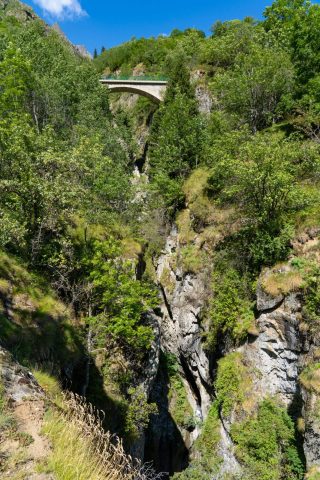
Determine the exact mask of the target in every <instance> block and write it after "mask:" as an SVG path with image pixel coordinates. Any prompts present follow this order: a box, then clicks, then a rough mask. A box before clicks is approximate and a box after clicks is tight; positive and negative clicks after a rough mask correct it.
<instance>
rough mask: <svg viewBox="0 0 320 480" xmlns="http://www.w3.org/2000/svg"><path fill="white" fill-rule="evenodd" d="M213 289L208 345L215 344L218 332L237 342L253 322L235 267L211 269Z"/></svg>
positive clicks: (241, 280) (211, 346) (249, 305)
mask: <svg viewBox="0 0 320 480" xmlns="http://www.w3.org/2000/svg"><path fill="white" fill-rule="evenodd" d="M212 289H213V296H212V300H211V303H210V310H209V311H210V320H211V323H210V329H209V333H208V337H207V344H208V346H209V347H210V348H214V347H215V345H216V342H217V338H218V335H220V334H223V335H229V336H230V337H231V339H232V340H233V341H234V342H236V343H238V342H241V341H242V340H243V339H244V338H245V337H246V335H247V332H248V329H249V328H250V327H251V326H252V325H253V322H254V314H253V310H252V306H253V304H252V302H251V301H250V298H248V292H247V291H246V282H245V281H244V279H243V278H241V276H240V275H239V273H238V272H237V271H236V270H235V269H233V268H230V267H228V266H227V265H225V270H223V267H218V268H217V270H216V271H214V273H213V282H212Z"/></svg>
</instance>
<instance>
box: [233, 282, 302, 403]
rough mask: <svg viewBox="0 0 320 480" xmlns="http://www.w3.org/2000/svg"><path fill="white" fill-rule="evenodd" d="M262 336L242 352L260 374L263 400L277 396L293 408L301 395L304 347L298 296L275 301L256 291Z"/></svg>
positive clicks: (276, 298) (260, 393) (259, 385)
mask: <svg viewBox="0 0 320 480" xmlns="http://www.w3.org/2000/svg"><path fill="white" fill-rule="evenodd" d="M257 308H258V310H259V316H258V318H257V325H258V328H259V332H260V333H259V336H258V337H257V338H256V340H255V341H254V342H252V343H248V344H247V345H245V346H244V347H243V348H242V351H243V352H244V354H245V356H246V357H247V358H248V360H249V361H250V363H251V364H252V365H255V366H256V368H257V369H258V370H259V373H260V374H259V375H258V376H257V377H258V378H257V379H256V387H257V392H259V395H260V396H261V398H263V397H265V396H268V395H270V396H278V397H280V399H281V400H282V401H283V403H284V404H286V405H290V404H291V403H292V402H294V401H295V397H296V396H297V395H298V396H299V395H300V391H299V386H298V375H299V371H300V367H301V355H302V354H303V353H304V345H303V341H302V338H301V334H300V332H299V328H298V327H299V317H300V315H301V308H302V306H301V299H300V296H299V294H298V293H292V294H290V295H288V296H287V297H285V298H283V296H278V297H275V298H272V297H271V296H268V295H267V294H266V293H264V292H263V291H262V289H261V287H259V288H258V291H257Z"/></svg>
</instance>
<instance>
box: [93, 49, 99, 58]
mask: <svg viewBox="0 0 320 480" xmlns="http://www.w3.org/2000/svg"><path fill="white" fill-rule="evenodd" d="M97 56H98V52H97V49H96V48H95V49H94V52H93V58H97Z"/></svg>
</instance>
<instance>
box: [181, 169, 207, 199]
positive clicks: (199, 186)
mask: <svg viewBox="0 0 320 480" xmlns="http://www.w3.org/2000/svg"><path fill="white" fill-rule="evenodd" d="M208 178H209V172H208V170H206V169H205V168H197V169H196V170H194V171H193V172H192V174H191V175H190V177H189V178H188V179H187V180H186V182H185V183H184V185H183V192H184V194H185V196H186V201H187V203H193V202H194V201H195V200H197V198H199V197H201V196H202V195H203V192H204V191H205V189H206V187H207V183H208Z"/></svg>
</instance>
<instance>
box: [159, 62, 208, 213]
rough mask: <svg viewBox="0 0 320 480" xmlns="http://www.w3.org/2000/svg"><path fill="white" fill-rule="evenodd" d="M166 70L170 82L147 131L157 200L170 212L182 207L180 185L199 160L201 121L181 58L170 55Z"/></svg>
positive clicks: (188, 76)
mask: <svg viewBox="0 0 320 480" xmlns="http://www.w3.org/2000/svg"><path fill="white" fill-rule="evenodd" d="M168 68H169V71H170V75H171V76H170V82H169V85H168V88H167V91H166V96H165V100H164V102H163V104H162V106H161V107H160V109H159V110H158V112H157V113H156V115H155V117H154V123H153V127H152V131H151V138H150V166H151V169H150V174H151V180H152V189H153V190H154V192H155V194H156V195H157V198H158V196H159V195H160V196H161V197H162V198H163V201H164V204H165V206H166V207H167V209H169V211H171V213H172V212H174V211H175V210H176V209H177V208H178V207H179V206H181V205H182V204H183V199H184V195H183V193H182V190H181V189H182V182H183V180H184V179H185V178H186V176H187V175H188V174H189V173H190V171H191V169H192V168H194V167H196V166H197V163H198V160H199V157H200V151H201V139H202V134H201V132H202V128H201V127H202V121H201V117H200V116H199V114H198V111H197V105H196V100H195V97H194V90H193V88H192V86H191V85H190V75H189V72H188V71H187V69H186V67H185V57H184V56H183V55H182V54H181V53H178V54H177V55H175V56H173V57H172V58H170V62H169V67H168Z"/></svg>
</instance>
